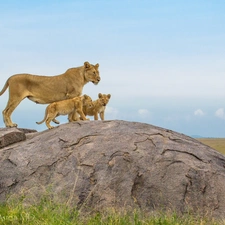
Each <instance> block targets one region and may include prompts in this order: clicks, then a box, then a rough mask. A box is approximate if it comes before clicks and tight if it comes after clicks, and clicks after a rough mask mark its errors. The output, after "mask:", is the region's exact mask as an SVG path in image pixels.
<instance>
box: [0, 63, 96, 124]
mask: <svg viewBox="0 0 225 225" xmlns="http://www.w3.org/2000/svg"><path fill="white" fill-rule="evenodd" d="M98 67H99V64H96V65H92V64H90V63H89V62H84V65H83V66H80V67H76V68H70V69H68V70H67V71H66V72H65V73H63V74H60V75H57V76H38V75H31V74H17V75H13V76H11V77H10V78H9V79H8V80H7V81H6V83H5V86H4V87H3V89H2V91H1V92H0V95H2V94H3V93H4V92H5V90H6V89H7V88H8V87H9V100H8V103H7V106H6V108H5V109H4V110H3V112H2V114H3V120H4V123H5V125H6V127H15V126H17V124H16V123H13V122H12V121H11V114H12V112H13V111H14V110H15V108H16V107H17V106H18V105H19V103H20V102H21V101H22V100H23V99H24V98H28V99H30V100H31V101H34V102H36V103H39V104H48V103H52V102H56V101H61V100H64V99H70V98H74V97H77V96H80V95H81V94H82V90H83V86H84V85H85V84H87V83H88V82H93V83H94V84H98V82H99V81H100V76H99V71H98Z"/></svg>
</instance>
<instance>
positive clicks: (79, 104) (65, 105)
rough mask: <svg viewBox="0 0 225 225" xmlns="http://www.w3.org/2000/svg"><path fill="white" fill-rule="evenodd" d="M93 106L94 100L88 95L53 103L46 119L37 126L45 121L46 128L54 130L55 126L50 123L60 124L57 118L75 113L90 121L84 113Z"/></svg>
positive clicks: (48, 108)
mask: <svg viewBox="0 0 225 225" xmlns="http://www.w3.org/2000/svg"><path fill="white" fill-rule="evenodd" d="M91 106H92V99H91V98H90V97H89V96H88V95H83V96H80V97H75V98H71V99H66V100H62V101H58V102H53V103H51V104H49V105H48V106H47V108H46V110H45V117H44V119H43V120H42V121H40V122H36V123H37V124H41V123H43V122H44V121H45V124H46V126H47V127H48V129H52V128H53V126H51V125H50V122H51V121H53V122H54V123H57V124H59V121H57V120H56V119H55V118H56V117H57V116H59V115H67V114H71V113H74V112H77V113H78V114H79V115H80V117H81V118H82V120H88V119H87V118H86V117H85V115H84V113H83V110H82V109H83V107H87V108H88V107H91ZM69 121H70V122H71V121H72V118H71V117H70V116H69Z"/></svg>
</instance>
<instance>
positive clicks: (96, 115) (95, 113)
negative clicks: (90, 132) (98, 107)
mask: <svg viewBox="0 0 225 225" xmlns="http://www.w3.org/2000/svg"><path fill="white" fill-rule="evenodd" d="M94 119H95V120H98V112H94Z"/></svg>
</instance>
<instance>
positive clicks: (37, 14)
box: [0, 0, 225, 137]
mask: <svg viewBox="0 0 225 225" xmlns="http://www.w3.org/2000/svg"><path fill="white" fill-rule="evenodd" d="M224 10H225V2H224V1H223V0H217V1H211V0H189V1H183V0H170V1H168V0H141V1H138V0H131V1H128V0H121V1H118V0H114V1H111V0H108V1H105V0H82V1H78V0H74V1H72V0H71V1H69V0H64V1H48V0H46V1H25V0H21V1H15V0H9V1H5V2H4V3H3V2H1V3H0V30H1V35H0V49H1V51H0V60H1V67H0V74H1V79H0V86H1V87H3V85H4V83H5V81H6V80H7V78H8V77H10V76H11V75H13V74H17V73H24V72H26V73H32V74H40V75H50V76H51V75H57V74H61V73H63V72H65V71H66V70H67V69H68V68H71V67H77V66H81V65H83V63H84V61H89V62H90V63H92V64H96V63H99V64H100V67H99V70H100V74H101V78H102V80H101V82H100V83H99V84H98V85H97V86H95V85H93V84H91V83H90V84H87V85H86V86H85V87H84V90H83V93H85V94H89V95H90V96H91V97H92V98H93V99H96V98H97V95H98V93H99V92H101V93H106V94H108V93H110V94H111V95H112V98H111V100H110V102H109V104H108V106H107V111H106V115H105V117H106V119H109V120H111V119H121V120H128V121H138V122H144V123H149V124H153V125H156V126H160V127H163V128H166V129H171V130H174V131H178V132H181V133H184V134H187V135H201V136H204V137H225V91H224V90H225V78H224V77H225V28H224V24H225V14H224ZM1 87H0V88H1ZM7 100H8V91H7V92H5V93H4V95H2V96H0V110H1V111H2V110H3V109H4V108H5V106H6V103H7ZM45 108H46V105H37V104H35V103H33V102H31V101H29V100H27V99H26V100H24V101H23V102H22V103H21V104H20V105H19V106H18V107H17V108H16V110H15V111H14V113H13V115H12V119H13V122H16V123H18V124H19V127H27V128H33V129H37V130H39V131H41V130H44V129H46V126H45V124H43V125H36V123H35V122H36V121H40V120H41V119H42V118H43V116H44V110H45ZM58 119H59V120H60V121H61V123H65V122H66V121H67V118H66V117H65V116H61V117H59V118H58ZM0 127H4V124H3V121H2V120H0Z"/></svg>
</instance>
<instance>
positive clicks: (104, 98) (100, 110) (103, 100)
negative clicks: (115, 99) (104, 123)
mask: <svg viewBox="0 0 225 225" xmlns="http://www.w3.org/2000/svg"><path fill="white" fill-rule="evenodd" d="M110 98H111V95H110V94H108V95H106V94H101V93H99V94H98V99H97V100H95V101H93V102H92V103H93V106H92V107H87V106H86V105H84V106H83V112H84V115H85V116H86V115H88V116H94V119H95V120H98V114H99V115H100V118H101V120H104V119H105V108H106V105H107V104H108V102H109V99H110ZM81 119H82V118H81Z"/></svg>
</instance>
